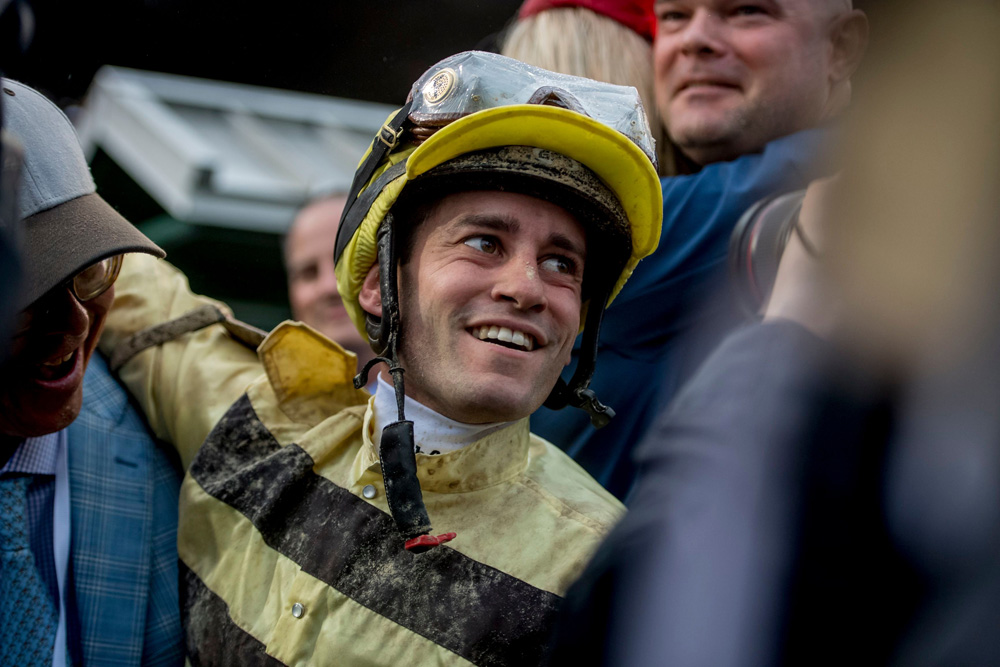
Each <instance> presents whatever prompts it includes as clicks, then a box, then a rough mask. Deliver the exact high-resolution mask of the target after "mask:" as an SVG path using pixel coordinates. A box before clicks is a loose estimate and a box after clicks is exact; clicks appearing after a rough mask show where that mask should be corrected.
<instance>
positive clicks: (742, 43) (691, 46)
mask: <svg viewBox="0 0 1000 667" xmlns="http://www.w3.org/2000/svg"><path fill="white" fill-rule="evenodd" d="M655 11H656V16H657V21H658V31H657V36H656V41H655V43H654V48H653V61H654V66H655V71H656V99H657V105H658V106H659V108H660V113H661V115H662V116H663V118H664V123H665V124H666V127H667V130H668V132H669V133H670V136H671V138H672V139H673V140H674V141H675V142H676V143H677V144H678V146H680V147H681V149H682V150H683V151H684V153H685V154H686V155H687V156H688V157H690V158H691V159H693V160H694V161H695V162H697V163H699V164H707V163H709V162H716V161H720V160H731V159H733V158H735V157H738V156H739V155H743V154H745V153H749V152H755V151H758V150H760V149H761V148H762V147H763V146H764V144H766V143H767V142H769V141H771V140H773V139H776V138H778V137H782V136H785V135H787V134H791V133H793V132H797V131H799V130H802V129H806V128H809V127H813V126H815V125H817V124H819V123H820V122H821V121H823V120H824V119H825V118H828V117H829V116H831V115H833V114H835V113H837V112H839V111H840V110H841V109H842V108H843V106H845V105H846V103H847V98H848V97H849V87H848V88H847V90H846V91H845V90H842V89H843V88H844V87H845V86H849V84H848V83H847V80H848V77H849V76H850V73H851V72H852V71H853V66H854V65H856V61H857V59H859V58H860V53H856V51H859V50H863V47H864V41H865V38H866V37H867V22H866V20H865V19H864V16H863V14H861V13H860V12H855V11H851V9H850V2H849V1H848V0H763V1H761V2H738V1H735V0H657V2H656V4H655ZM845 28H847V30H848V32H847V34H846V35H845V33H844V29H845ZM859 31H860V32H859ZM862 33H863V34H862ZM845 37H846V39H845Z"/></svg>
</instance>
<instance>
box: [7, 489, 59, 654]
mask: <svg viewBox="0 0 1000 667" xmlns="http://www.w3.org/2000/svg"><path fill="white" fill-rule="evenodd" d="M29 484H31V478H30V477H12V478H8V479H0V619H2V621H3V628H2V629H0V665H28V666H33V665H51V664H52V649H53V644H54V643H55V638H56V625H57V624H58V622H59V618H58V616H57V615H56V610H55V609H54V605H53V604H52V598H51V597H50V596H49V594H48V593H47V592H46V589H45V584H44V583H43V582H42V577H41V575H40V574H39V573H38V568H37V567H35V556H34V554H32V553H31V547H30V546H29V544H28V519H27V514H28V494H27V492H28V485H29Z"/></svg>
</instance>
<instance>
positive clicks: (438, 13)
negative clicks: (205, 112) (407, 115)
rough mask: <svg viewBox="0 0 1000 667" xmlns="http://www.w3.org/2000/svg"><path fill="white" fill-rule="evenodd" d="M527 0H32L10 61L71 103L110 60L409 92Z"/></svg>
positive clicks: (254, 79)
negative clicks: (28, 40) (23, 36)
mask: <svg viewBox="0 0 1000 667" xmlns="http://www.w3.org/2000/svg"><path fill="white" fill-rule="evenodd" d="M520 4H521V3H520V0H433V1H431V0H386V1H384V2H352V3H348V2H336V1H334V2H329V1H327V2H315V1H306V0H284V1H282V2H267V3H264V2H249V3H248V2H245V1H244V2H233V1H224V0H105V1H101V2H87V1H79V0H32V1H31V3H30V5H31V7H32V9H33V11H34V14H35V22H36V24H35V35H34V40H33V42H32V45H31V47H30V48H29V50H28V52H27V54H26V56H25V57H24V58H23V59H22V61H21V62H20V63H15V64H13V66H11V65H8V66H7V67H6V71H7V73H8V75H9V76H11V77H13V78H17V79H20V80H22V81H24V82H25V83H28V84H30V85H32V86H35V87H36V88H40V89H43V90H45V92H47V93H48V94H49V95H50V96H51V97H53V99H55V100H56V101H57V102H60V103H61V105H62V106H65V105H66V104H67V103H68V102H70V101H72V100H76V99H79V98H81V97H82V96H83V95H84V93H85V92H86V89H87V86H88V85H89V84H90V80H91V78H92V77H93V75H94V72H96V71H97V69H98V68H99V67H100V66H101V65H104V64H111V65H121V66H126V67H135V68H138V69H148V70H154V71H160V72H171V73H175V74H184V75H188V76H197V77H204V78H208V79H219V80H224V81H235V82H239V83H248V84H253V85H259V86H270V87H274V88H287V89H292V90H300V91H306V92H313V93H322V94H327V95H336V96H340V97H348V98H354V99H363V100H371V101H376V102H383V103H386V104H402V102H403V100H404V99H405V97H406V93H407V92H408V91H409V87H410V84H411V83H412V82H413V81H414V80H415V79H416V78H417V77H419V76H420V74H422V73H423V71H424V70H425V69H427V68H428V67H429V66H431V65H433V64H434V63H435V62H437V61H438V60H440V59H442V58H444V57H446V56H448V55H451V54H453V53H457V52H459V51H464V50H468V49H471V48H475V47H477V46H482V45H484V44H486V43H488V40H489V36H490V35H493V34H494V33H496V32H498V31H500V30H502V29H503V27H504V26H505V25H506V24H507V22H508V21H509V20H510V19H511V18H512V17H513V16H514V14H515V12H516V11H517V8H518V7H519V6H520ZM484 40H487V42H484Z"/></svg>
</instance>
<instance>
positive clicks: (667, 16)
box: [656, 9, 684, 21]
mask: <svg viewBox="0 0 1000 667" xmlns="http://www.w3.org/2000/svg"><path fill="white" fill-rule="evenodd" d="M656 18H657V19H659V20H660V21H683V20H684V12H680V11H677V10H675V9H663V10H661V11H659V12H657V13H656Z"/></svg>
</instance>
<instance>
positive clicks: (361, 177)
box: [334, 100, 413, 262]
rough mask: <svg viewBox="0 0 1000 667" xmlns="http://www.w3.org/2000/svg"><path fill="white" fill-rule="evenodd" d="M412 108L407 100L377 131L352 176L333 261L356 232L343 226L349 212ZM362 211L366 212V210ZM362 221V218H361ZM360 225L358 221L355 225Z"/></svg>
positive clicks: (395, 143) (394, 145)
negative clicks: (363, 158) (363, 159)
mask: <svg viewBox="0 0 1000 667" xmlns="http://www.w3.org/2000/svg"><path fill="white" fill-rule="evenodd" d="M412 106H413V100H408V101H407V102H406V104H404V105H403V108H402V109H400V110H399V111H397V112H396V115H395V116H393V117H392V120H390V121H389V122H387V123H386V124H385V125H383V126H382V128H381V129H380V130H379V133H378V136H376V137H375V138H374V139H373V140H372V144H371V150H370V151H369V153H368V157H367V158H365V161H364V163H363V164H362V165H361V166H360V167H359V168H358V171H357V172H356V173H355V174H354V180H353V181H352V182H351V190H350V192H348V194H347V205H346V206H345V207H344V212H343V213H341V215H340V228H339V230H338V232H337V247H336V250H335V252H334V261H335V262H336V261H337V260H339V259H340V255H341V254H342V253H343V252H344V248H346V247H347V244H348V243H349V242H350V240H351V238H353V237H354V233H355V232H356V231H357V225H355V227H354V228H353V229H350V230H349V229H348V225H345V224H344V223H345V221H346V220H347V218H348V216H349V215H350V213H351V211H352V210H354V209H355V206H356V204H357V200H358V195H359V194H360V193H361V189H362V188H364V187H365V184H366V183H367V182H368V180H369V179H370V178H371V177H372V174H374V173H375V170H376V169H378V168H379V166H380V165H381V164H382V162H384V161H385V157H386V156H387V155H388V154H389V153H390V152H391V151H392V150H393V149H394V148H396V146H397V145H398V143H399V138H400V136H402V134H403V132H404V130H405V129H407V127H408V126H409V125H410V123H407V119H408V117H409V115H410V108H411V107H412ZM364 210H366V211H367V208H365V209H364ZM361 218H362V219H363V218H364V216H361ZM357 224H360V221H359V222H358V223H357Z"/></svg>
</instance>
